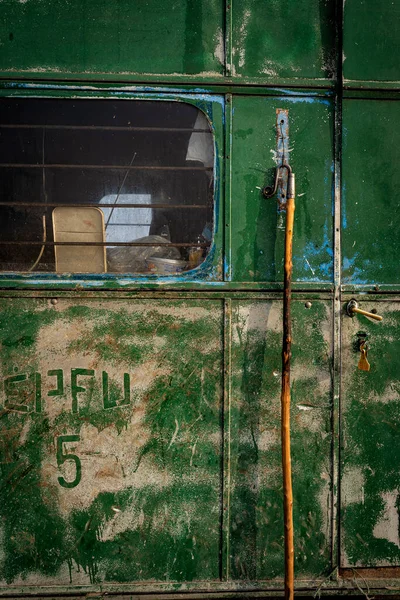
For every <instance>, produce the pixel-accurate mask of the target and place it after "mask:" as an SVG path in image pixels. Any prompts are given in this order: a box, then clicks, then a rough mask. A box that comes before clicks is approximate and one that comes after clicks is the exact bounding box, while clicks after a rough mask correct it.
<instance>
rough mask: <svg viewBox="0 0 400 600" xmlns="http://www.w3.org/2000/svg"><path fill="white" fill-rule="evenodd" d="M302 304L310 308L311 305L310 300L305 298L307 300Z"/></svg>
mask: <svg viewBox="0 0 400 600" xmlns="http://www.w3.org/2000/svg"><path fill="white" fill-rule="evenodd" d="M304 306H305V307H306V308H311V307H312V302H310V301H309V300H307V302H306V303H305V304H304Z"/></svg>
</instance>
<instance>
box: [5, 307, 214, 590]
mask: <svg viewBox="0 0 400 600" xmlns="http://www.w3.org/2000/svg"><path fill="white" fill-rule="evenodd" d="M0 309H1V316H0V338H1V348H2V352H1V359H0V360H1V382H2V388H1V390H2V392H1V394H2V397H1V404H2V408H1V436H0V442H1V464H0V467H1V479H2V483H1V487H0V496H1V499H0V514H1V560H0V575H1V579H2V581H3V585H4V586H6V587H7V586H8V587H7V590H8V592H9V593H11V591H12V589H14V587H13V586H15V589H19V587H18V586H40V585H46V586H48V585H54V584H60V585H61V584H63V585H70V586H77V585H86V584H93V583H96V582H101V581H108V582H131V581H146V580H152V581H163V582H165V581H171V580H172V581H178V582H179V581H193V580H200V579H201V580H204V579H206V580H210V581H211V580H214V579H216V578H218V576H219V557H220V513H221V447H222V446H221V393H222V384H221V379H222V342H221V340H222V337H221V328H222V316H223V311H222V301H220V300H216V301H213V300H210V301H207V300H205V301H197V300H186V301H179V300H175V301H166V300H164V301H163V300H153V301H138V300H137V301H133V300H132V301H130V302H127V301H122V302H120V301H118V300H92V301H90V300H87V299H86V300H85V301H79V300H76V301H73V300H68V299H65V300H63V299H59V300H58V303H57V304H52V303H51V301H50V300H48V299H25V300H24V299H19V300H15V301H14V302H13V303H12V304H11V303H10V302H9V300H4V299H3V300H2V301H1V303H0Z"/></svg>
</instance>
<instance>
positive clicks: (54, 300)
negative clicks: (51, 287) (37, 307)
mask: <svg viewBox="0 0 400 600" xmlns="http://www.w3.org/2000/svg"><path fill="white" fill-rule="evenodd" d="M50 302H51V304H57V302H58V300H57V298H52V299H51V300H50Z"/></svg>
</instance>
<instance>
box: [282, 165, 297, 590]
mask: <svg viewBox="0 0 400 600" xmlns="http://www.w3.org/2000/svg"><path fill="white" fill-rule="evenodd" d="M294 188H295V185H294V174H293V173H292V172H291V170H290V171H289V182H288V193H287V201H286V229H285V267H284V268H285V272H284V286H283V290H284V292H283V345H282V392H281V439H282V472H283V518H284V536H285V598H286V600H293V598H294V547H293V493H292V465H291V458H290V358H291V345H292V325H291V318H290V301H291V293H292V270H293V264H292V240H293V223H294V210H295V202H294V196H295V189H294Z"/></svg>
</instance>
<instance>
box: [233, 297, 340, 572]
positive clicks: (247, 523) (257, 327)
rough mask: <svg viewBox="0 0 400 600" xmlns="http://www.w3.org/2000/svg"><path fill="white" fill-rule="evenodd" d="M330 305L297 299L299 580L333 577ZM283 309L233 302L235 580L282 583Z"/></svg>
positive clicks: (295, 443)
mask: <svg viewBox="0 0 400 600" xmlns="http://www.w3.org/2000/svg"><path fill="white" fill-rule="evenodd" d="M331 318H332V313H331V305H330V303H329V302H326V301H320V300H317V301H316V300H313V302H312V306H311V308H306V307H305V303H304V301H300V300H299V301H294V302H293V342H294V343H293V365H292V379H293V385H292V432H293V433H292V464H293V486H294V524H295V566H296V573H297V576H298V577H301V576H311V577H316V576H320V575H323V574H324V573H325V574H326V573H327V572H329V571H330V564H331V547H330V544H331V521H330V519H331V511H332V504H331V495H330V492H331V490H332V488H331V485H332V476H333V474H332V464H331V457H332V454H331V451H332V431H331V419H332V379H331V368H332V331H331ZM281 348H282V308H281V302H279V301H255V300H253V301H252V300H248V301H239V300H238V301H232V399H231V411H232V416H231V421H232V433H231V439H232V444H231V452H230V456H231V463H232V464H231V470H232V474H231V485H232V489H231V501H230V531H231V541H230V556H231V572H232V577H233V578H238V579H251V580H264V579H272V578H274V577H282V576H283V569H284V559H283V545H284V542H283V515H282V503H283V489H282V467H281V448H280V390H281Z"/></svg>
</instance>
